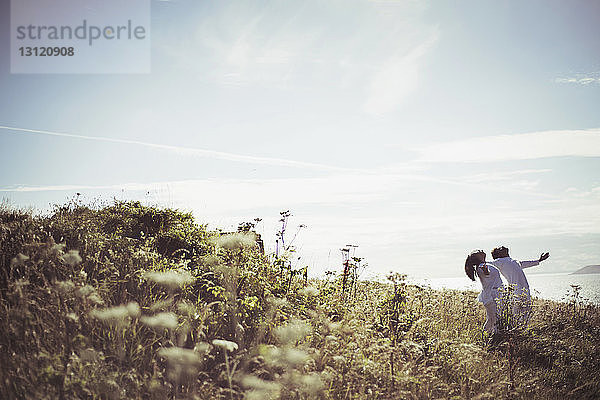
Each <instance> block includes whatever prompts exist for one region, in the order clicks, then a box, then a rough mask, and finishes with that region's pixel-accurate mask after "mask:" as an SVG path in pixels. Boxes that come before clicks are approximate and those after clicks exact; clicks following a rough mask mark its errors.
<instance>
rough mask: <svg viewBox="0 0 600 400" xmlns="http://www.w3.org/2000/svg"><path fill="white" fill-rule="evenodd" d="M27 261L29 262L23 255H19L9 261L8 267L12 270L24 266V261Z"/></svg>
mask: <svg viewBox="0 0 600 400" xmlns="http://www.w3.org/2000/svg"><path fill="white" fill-rule="evenodd" d="M27 260H29V257H27V256H26V255H25V254H21V253H19V254H17V255H16V256H15V257H13V258H12V259H11V260H10V266H11V267H12V268H14V267H20V266H21V265H25V261H27Z"/></svg>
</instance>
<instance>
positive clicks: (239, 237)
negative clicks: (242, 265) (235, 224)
mask: <svg viewBox="0 0 600 400" xmlns="http://www.w3.org/2000/svg"><path fill="white" fill-rule="evenodd" d="M216 244H217V246H219V247H222V248H224V249H226V250H238V249H239V250H243V249H245V248H252V247H254V246H255V245H256V234H255V233H253V232H238V233H230V234H226V235H221V236H219V237H218V238H217V240H216Z"/></svg>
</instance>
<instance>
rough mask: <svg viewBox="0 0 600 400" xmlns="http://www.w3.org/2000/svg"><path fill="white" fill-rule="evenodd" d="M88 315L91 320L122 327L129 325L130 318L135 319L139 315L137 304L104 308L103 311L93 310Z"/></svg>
mask: <svg viewBox="0 0 600 400" xmlns="http://www.w3.org/2000/svg"><path fill="white" fill-rule="evenodd" d="M136 310H137V312H136ZM90 314H91V316H92V317H93V318H97V319H99V320H101V321H104V322H106V323H108V324H110V325H116V326H121V327H122V326H125V325H127V324H129V318H130V317H133V318H136V317H137V315H139V306H138V305H137V303H129V304H127V305H121V306H117V307H111V308H105V309H104V310H99V309H95V310H92V312H91V313H90ZM136 314H137V315H136Z"/></svg>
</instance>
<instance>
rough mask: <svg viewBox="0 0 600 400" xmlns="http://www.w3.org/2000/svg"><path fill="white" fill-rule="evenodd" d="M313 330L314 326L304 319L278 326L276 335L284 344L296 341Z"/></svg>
mask: <svg viewBox="0 0 600 400" xmlns="http://www.w3.org/2000/svg"><path fill="white" fill-rule="evenodd" d="M311 332H312V328H311V326H310V325H309V324H307V323H306V322H304V321H291V322H290V323H288V324H287V325H284V326H280V327H277V329H275V336H277V338H278V339H279V340H280V341H281V342H282V343H284V344H286V343H292V342H296V341H298V340H301V339H303V338H305V337H306V336H307V335H309V334H310V333H311Z"/></svg>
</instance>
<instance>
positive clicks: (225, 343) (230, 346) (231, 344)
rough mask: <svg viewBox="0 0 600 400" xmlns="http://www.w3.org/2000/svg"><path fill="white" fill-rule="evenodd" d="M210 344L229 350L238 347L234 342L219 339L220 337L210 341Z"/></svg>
mask: <svg viewBox="0 0 600 400" xmlns="http://www.w3.org/2000/svg"><path fill="white" fill-rule="evenodd" d="M212 344H213V345H214V346H216V347H220V348H222V349H225V350H227V351H229V352H232V351H235V350H237V349H238V345H237V343H235V342H231V341H229V340H221V339H215V340H213V341H212Z"/></svg>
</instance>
